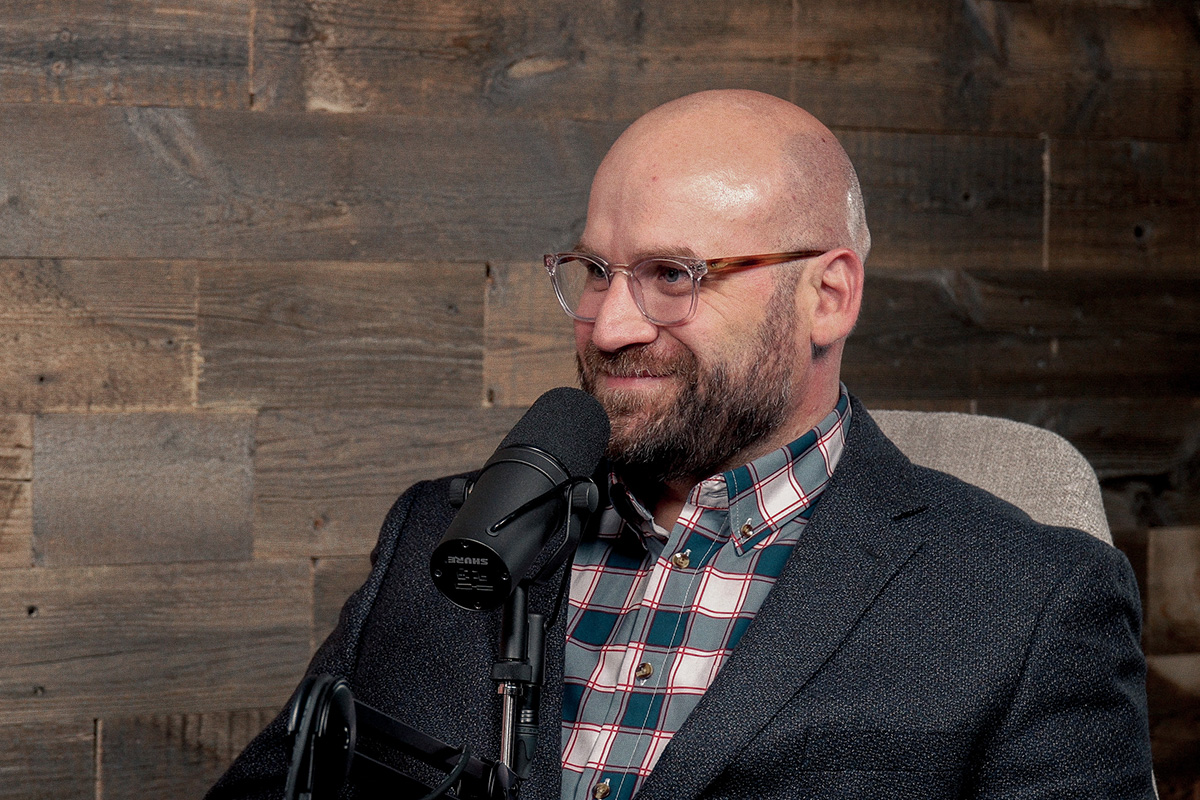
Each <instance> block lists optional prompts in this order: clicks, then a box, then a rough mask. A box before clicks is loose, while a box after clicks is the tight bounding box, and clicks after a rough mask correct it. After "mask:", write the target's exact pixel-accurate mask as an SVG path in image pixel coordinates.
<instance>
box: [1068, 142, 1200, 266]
mask: <svg viewBox="0 0 1200 800" xmlns="http://www.w3.org/2000/svg"><path fill="white" fill-rule="evenodd" d="M1050 177H1051V180H1050V188H1049V192H1050V215H1049V222H1050V225H1049V239H1048V244H1047V246H1048V250H1049V259H1050V267H1051V268H1052V269H1057V268H1067V269H1080V268H1082V269H1097V268H1103V267H1111V268H1114V269H1126V270H1129V269H1131V268H1135V267H1136V268H1138V269H1141V270H1144V271H1146V272H1151V273H1158V274H1161V273H1171V272H1174V273H1186V274H1192V275H1194V274H1196V273H1197V272H1198V271H1200V142H1197V141H1196V140H1194V139H1193V140H1192V141H1191V142H1189V143H1186V144H1161V143H1154V142H1145V141H1120V142H1097V141H1058V140H1055V141H1052V142H1051V143H1050Z"/></svg>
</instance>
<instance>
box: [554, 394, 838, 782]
mask: <svg viewBox="0 0 1200 800" xmlns="http://www.w3.org/2000/svg"><path fill="white" fill-rule="evenodd" d="M849 424H850V400H849V396H848V395H847V393H846V388H845V386H843V387H842V391H841V396H840V398H839V399H838V403H837V406H836V407H835V408H834V410H833V411H831V412H830V413H829V415H828V416H826V417H825V418H824V419H823V420H821V422H820V423H819V424H818V425H817V426H816V427H815V428H813V429H812V430H810V431H809V432H808V433H806V434H804V435H803V436H801V437H800V438H799V439H797V440H795V441H794V442H791V443H790V444H788V445H786V446H784V447H781V448H780V449H778V450H775V451H773V452H770V453H767V454H766V455H763V456H762V457H760V458H757V459H755V460H754V461H752V462H750V463H749V464H745V465H743V466H741V467H738V468H736V469H732V470H730V471H728V472H724V473H722V474H720V475H714V476H713V477H711V478H708V479H706V480H704V481H702V482H701V483H700V484H698V485H697V486H696V487H695V488H694V489H693V490H692V492H691V493H690V494H689V496H688V498H687V502H686V503H685V504H684V507H683V510H682V511H681V512H680V515H679V519H678V520H677V521H676V522H675V526H674V527H673V528H672V530H671V531H669V532H668V531H666V530H664V529H662V528H661V527H659V526H657V525H655V524H654V520H653V517H652V516H651V514H650V513H649V512H647V511H646V509H645V508H643V507H642V506H641V505H640V504H639V503H638V502H637V500H636V499H635V498H633V496H632V495H630V494H629V493H628V492H626V491H625V490H624V487H623V486H622V485H621V484H620V482H619V478H618V477H616V476H613V478H612V479H611V481H610V484H611V487H610V495H611V502H610V505H609V506H608V507H607V508H605V509H604V510H603V512H602V517H601V521H600V525H599V532H598V535H597V536H596V537H595V538H594V539H591V540H588V541H585V542H584V543H583V544H582V545H581V546H580V547H579V550H578V552H577V553H576V555H575V562H574V566H573V567H572V573H571V592H570V604H569V614H568V618H567V640H566V653H565V665H564V675H563V707H562V711H563V724H562V765H563V773H562V778H563V783H562V796H563V798H564V800H585V799H587V798H594V797H601V796H603V797H607V798H608V800H626V798H629V797H630V796H631V795H632V794H633V793H634V791H636V790H637V789H638V787H639V786H641V784H642V781H644V780H645V778H646V776H647V775H649V774H650V771H651V770H652V769H653V768H654V765H655V764H656V763H657V762H658V757H659V756H660V755H661V754H662V751H663V748H665V747H666V745H667V742H669V741H670V740H671V737H672V736H673V735H674V734H675V732H676V731H678V730H679V728H680V726H682V725H683V722H684V720H685V719H687V717H688V715H689V714H690V713H691V712H692V710H693V709H694V708H695V707H696V705H697V703H699V702H700V697H701V696H702V695H703V694H704V692H705V690H706V689H708V687H709V686H710V685H711V684H712V682H713V679H714V678H716V675H717V672H718V670H720V668H721V665H722V664H723V663H724V662H725V659H726V658H727V657H728V656H729V654H730V652H731V651H732V650H733V648H734V647H736V646H737V643H738V640H739V639H741V637H742V634H743V633H745V631H746V628H747V627H748V626H749V625H750V621H751V620H753V619H754V615H755V614H756V613H758V609H759V608H760V607H761V606H762V603H763V600H764V599H765V598H766V596H767V593H768V592H769V591H770V590H771V587H772V586H773V585H774V583H775V579H776V578H777V577H778V576H779V573H780V571H781V570H782V569H783V565H784V563H785V562H786V561H787V559H788V557H789V556H790V555H791V553H792V548H793V546H794V545H795V543H796V541H797V539H798V538H799V537H800V535H801V534H802V533H803V531H804V527H805V525H806V524H807V522H808V519H809V517H810V516H811V514H812V511H813V506H814V505H815V503H816V501H817V499H818V498H819V497H820V495H821V493H822V492H823V491H824V489H825V486H826V484H827V483H828V481H829V477H830V476H831V475H832V474H833V470H834V468H835V467H836V466H837V463H838V460H839V459H840V457H841V454H842V448H843V446H844V445H845V440H846V431H847V429H848V427H849ZM600 784H607V787H606V788H605V789H601V790H599V791H597V788H596V787H597V786H598V785H600Z"/></svg>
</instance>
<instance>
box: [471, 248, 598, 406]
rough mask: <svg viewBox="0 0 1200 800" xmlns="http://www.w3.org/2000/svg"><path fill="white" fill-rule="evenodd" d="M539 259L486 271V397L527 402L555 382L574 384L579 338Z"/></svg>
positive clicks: (504, 402) (513, 403) (492, 400)
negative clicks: (575, 334)
mask: <svg viewBox="0 0 1200 800" xmlns="http://www.w3.org/2000/svg"><path fill="white" fill-rule="evenodd" d="M573 330H574V328H573V323H572V322H571V318H570V317H568V316H567V315H566V314H564V313H563V310H562V307H561V306H560V305H559V304H558V299H557V298H555V296H554V289H553V287H552V286H551V285H550V276H548V275H547V274H546V269H545V267H543V266H542V265H541V264H534V263H530V262H521V263H494V264H492V265H491V268H490V269H489V271H488V286H487V326H486V329H485V339H484V341H485V344H486V348H485V351H484V356H483V385H484V393H485V401H486V402H487V403H489V404H494V405H498V406H518V407H525V406H528V405H530V404H531V403H532V402H533V401H534V400H536V399H537V398H538V397H539V396H540V395H541V394H542V392H545V391H546V390H548V389H552V388H553V387H555V386H574V385H576V379H575V338H574V333H573Z"/></svg>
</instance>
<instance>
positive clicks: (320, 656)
mask: <svg viewBox="0 0 1200 800" xmlns="http://www.w3.org/2000/svg"><path fill="white" fill-rule="evenodd" d="M431 486H432V483H430V482H424V483H418V484H416V485H415V486H413V487H411V488H410V489H409V490H408V491H407V492H405V493H404V494H403V495H402V496H401V497H400V498H399V499H398V500H397V501H396V502H395V504H394V505H393V506H392V508H391V511H389V512H388V515H387V517H386V518H385V520H384V523H383V528H382V530H381V531H380V533H379V540H378V542H377V543H376V545H375V549H374V550H373V551H372V552H371V574H370V575H369V576H368V578H367V580H366V582H365V583H364V584H363V585H362V587H360V588H359V589H358V590H357V591H356V592H354V594H352V595H351V596H350V598H349V599H348V600H347V601H346V604H345V605H344V606H343V607H342V612H341V616H340V618H339V620H338V625H337V627H336V628H335V629H334V631H333V633H331V634H330V635H329V637H328V638H327V639H326V640H325V642H324V643H323V644H322V645H321V646H320V648H318V649H317V652H316V654H315V655H314V656H313V658H312V661H311V662H310V663H309V665H308V669H307V671H306V674H307V675H317V674H322V673H325V674H329V675H334V676H336V677H339V678H346V679H347V680H349V679H350V678H351V676H352V675H353V673H354V668H355V664H356V662H357V659H358V651H359V644H360V639H361V633H362V630H363V626H364V625H365V624H366V620H367V617H368V616H369V614H370V612H371V609H372V607H373V606H374V604H375V601H376V599H377V597H378V595H379V589H380V587H381V586H382V585H383V579H384V576H385V575H386V574H387V571H388V569H389V567H390V565H391V562H392V559H393V557H394V555H395V553H396V548H397V546H398V543H399V541H400V538H401V534H402V533H403V532H404V528H405V526H406V524H407V523H408V518H409V513H410V511H411V509H412V507H413V505H414V503H416V502H418V501H419V500H420V498H421V497H422V496H425V495H427V493H428V492H429V491H430V488H431ZM293 699H294V695H293ZM291 704H292V701H291V699H289V701H288V703H287V704H286V705H285V706H284V708H283V710H282V711H281V712H280V714H279V716H277V717H276V718H275V719H274V720H273V721H272V722H271V723H270V724H269V725H268V726H267V727H266V728H265V729H264V730H263V731H262V733H260V734H259V735H258V736H257V737H255V738H254V740H253V741H251V742H250V744H249V745H247V746H246V749H245V750H244V751H242V753H241V755H239V756H238V758H237V759H236V760H235V761H234V763H233V764H232V766H230V768H229V770H228V771H227V772H226V773H225V775H224V776H223V777H222V778H221V779H220V780H219V781H218V782H217V784H216V785H215V786H213V788H212V789H210V790H209V792H208V794H207V795H205V800H277V798H281V797H283V790H284V786H285V784H286V782H287V772H288V766H289V764H290V763H291V757H292V752H291V751H292V741H291V737H290V736H289V735H288V732H287V718H288V713H289V711H290V709H291Z"/></svg>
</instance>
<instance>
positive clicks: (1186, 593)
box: [1144, 527, 1200, 655]
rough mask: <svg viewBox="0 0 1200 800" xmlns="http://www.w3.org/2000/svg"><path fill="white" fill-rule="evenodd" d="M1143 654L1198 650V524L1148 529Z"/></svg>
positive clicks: (1199, 590) (1199, 579)
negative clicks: (1194, 525)
mask: <svg viewBox="0 0 1200 800" xmlns="http://www.w3.org/2000/svg"><path fill="white" fill-rule="evenodd" d="M1146 573H1147V577H1148V581H1149V585H1148V586H1147V589H1146V599H1147V603H1146V609H1145V611H1146V632H1145V637H1144V638H1145V646H1146V652H1147V653H1154V654H1164V655H1165V654H1170V653H1200V527H1187V528H1151V529H1150V530H1149V531H1148V547H1147V554H1146Z"/></svg>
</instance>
